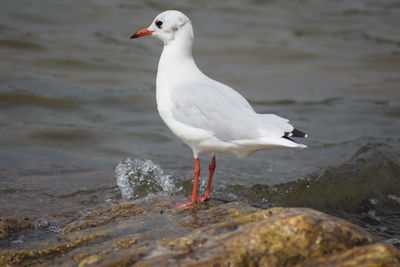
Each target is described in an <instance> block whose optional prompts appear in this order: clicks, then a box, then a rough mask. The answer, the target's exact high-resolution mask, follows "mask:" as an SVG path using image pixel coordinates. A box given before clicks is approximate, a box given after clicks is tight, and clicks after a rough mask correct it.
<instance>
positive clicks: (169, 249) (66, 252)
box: [0, 197, 400, 266]
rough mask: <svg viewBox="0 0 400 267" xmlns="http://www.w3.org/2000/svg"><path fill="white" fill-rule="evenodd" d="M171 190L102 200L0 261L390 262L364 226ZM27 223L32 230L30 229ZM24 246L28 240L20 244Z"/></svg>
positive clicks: (391, 254) (395, 261) (0, 255)
mask: <svg viewBox="0 0 400 267" xmlns="http://www.w3.org/2000/svg"><path fill="white" fill-rule="evenodd" d="M174 199H175V197H157V198H153V199H147V200H145V201H141V202H136V203H128V204H119V205H115V206H110V207H101V208H98V209H96V210H93V211H92V212H90V213H88V214H86V215H85V216H82V217H81V218H79V219H78V220H76V221H74V222H71V223H69V224H68V225H66V226H65V227H64V228H63V229H62V230H61V233H51V235H50V236H49V237H48V238H47V239H46V240H43V241H42V242H32V243H31V247H32V248H31V249H25V250H17V249H14V250H13V249H11V250H8V251H0V265H1V266H3V265H4V266H29V265H32V264H43V265H51V266H56V265H68V266H71V265H72V266H132V265H135V266H285V265H298V266H343V265H344V266H360V265H368V264H370V265H373V266H396V265H399V264H400V257H399V251H398V250H396V249H394V248H391V247H389V246H388V245H385V244H383V243H379V242H377V241H376V240H375V239H374V237H373V236H372V235H371V234H369V233H367V232H366V231H365V230H364V229H362V228H360V227H358V226H356V225H354V224H351V223H349V222H346V221H344V220H342V219H339V218H336V217H333V216H329V215H327V214H325V213H322V212H318V211H315V210H312V209H308V208H271V209H268V210H262V209H258V208H254V207H251V206H249V205H247V204H245V203H241V202H232V203H220V202H217V201H211V202H210V203H207V204H198V205H195V206H192V207H186V208H180V209H172V208H170V207H169V205H171V204H172V202H173V201H174ZM32 231H38V230H37V229H35V230H32ZM25 245H26V246H28V247H29V244H25Z"/></svg>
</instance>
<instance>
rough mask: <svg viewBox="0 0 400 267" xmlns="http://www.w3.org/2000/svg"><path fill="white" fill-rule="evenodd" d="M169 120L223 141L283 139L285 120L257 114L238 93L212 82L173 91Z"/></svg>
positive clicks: (287, 127) (204, 81) (288, 128)
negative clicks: (211, 134) (206, 132)
mask: <svg viewBox="0 0 400 267" xmlns="http://www.w3.org/2000/svg"><path fill="white" fill-rule="evenodd" d="M170 92H171V95H170V97H171V99H172V103H173V107H172V110H171V111H172V116H173V118H174V119H175V120H177V121H179V122H181V123H183V124H186V125H189V126H191V127H195V128H200V129H204V130H208V131H211V132H213V133H214V136H215V137H217V138H219V139H221V140H224V141H234V140H246V139H259V138H265V137H272V138H277V137H282V136H283V135H284V133H285V132H291V131H292V130H293V126H291V125H290V124H288V120H287V119H284V118H281V117H278V116H276V115H274V114H257V113H255V111H254V110H253V108H252V107H251V106H250V104H249V103H248V102H247V100H246V99H244V98H243V97H242V96H241V95H240V94H239V93H237V92H236V91H235V90H233V89H232V88H230V87H228V86H226V85H224V84H222V83H219V82H216V81H214V80H211V79H206V80H202V81H201V82H199V83H185V85H184V86H177V87H175V88H172V90H171V91H170Z"/></svg>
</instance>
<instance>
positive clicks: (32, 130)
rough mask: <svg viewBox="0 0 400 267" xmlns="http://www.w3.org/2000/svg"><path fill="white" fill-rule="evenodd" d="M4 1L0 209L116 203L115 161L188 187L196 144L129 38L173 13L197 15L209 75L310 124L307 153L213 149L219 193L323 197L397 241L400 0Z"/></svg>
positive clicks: (320, 205)
mask: <svg viewBox="0 0 400 267" xmlns="http://www.w3.org/2000/svg"><path fill="white" fill-rule="evenodd" d="M0 6H1V10H0V215H1V216H16V215H18V216H25V217H27V218H30V219H35V218H36V219H40V218H43V217H45V218H47V219H49V220H53V221H55V222H57V221H60V222H62V221H63V220H64V221H65V220H66V219H68V218H70V217H73V216H74V215H75V214H77V213H79V212H81V211H82V210H84V209H88V208H90V207H92V206H96V205H99V204H102V203H105V202H107V201H113V200H119V199H121V193H120V191H119V190H118V187H117V184H116V179H115V177H114V169H115V167H116V165H117V164H118V163H119V162H121V161H122V160H124V159H125V158H128V157H130V158H135V159H142V160H144V159H150V160H151V161H153V162H156V163H157V164H158V165H159V166H161V167H160V168H162V170H163V172H164V173H165V174H166V175H167V176H168V177H171V179H172V181H173V182H174V183H175V187H176V188H175V189H179V190H173V191H174V192H175V193H176V191H178V194H181V195H188V194H189V193H190V190H191V184H190V183H191V180H192V164H193V159H192V153H191V151H190V149H189V148H188V147H186V146H185V145H184V144H182V143H181V142H180V141H178V140H177V138H175V137H174V136H173V135H172V134H171V133H170V132H169V130H168V129H167V128H166V126H165V125H164V124H163V122H162V121H161V119H160V118H159V116H158V113H157V110H156V103H155V77H156V71H157V63H158V58H159V56H160V53H161V50H162V44H161V42H160V41H159V40H156V39H153V38H143V39H139V40H129V37H130V36H131V34H132V33H133V32H135V31H137V30H139V29H142V28H144V27H147V26H148V25H149V24H150V23H151V21H152V20H153V18H154V17H155V16H156V15H157V14H158V13H160V12H162V11H164V10H167V9H178V10H180V11H182V12H184V13H185V14H187V15H188V16H189V17H190V18H191V19H192V23H193V25H194V31H195V44H194V56H195V59H196V61H197V64H198V66H199V67H200V68H201V69H202V70H203V71H204V72H205V73H206V74H207V75H209V76H210V77H212V78H215V79H216V80H219V81H221V82H223V83H226V84H228V85H230V86H232V87H233V88H235V89H236V90H237V91H239V92H240V93H241V94H242V95H244V96H245V97H246V98H247V99H248V100H249V101H250V102H251V104H252V105H253V106H254V108H255V109H256V111H258V112H259V113H276V114H278V115H280V116H282V117H286V118H290V119H291V121H292V122H293V124H294V125H296V127H297V128H299V129H302V130H304V131H306V132H308V134H309V138H308V139H307V140H306V141H305V143H306V144H307V145H308V146H309V148H308V149H302V150H299V149H279V150H269V151H261V152H257V153H256V154H254V155H252V156H251V157H249V158H246V159H237V158H235V157H234V156H229V155H221V156H218V157H217V165H218V167H217V171H216V175H215V186H214V189H213V190H214V192H213V193H214V198H216V199H220V200H223V201H232V200H243V201H247V202H249V203H252V204H253V205H256V206H261V207H268V206H273V205H282V206H308V207H313V208H317V209H319V210H323V211H326V212H328V213H331V214H334V215H337V216H341V217H343V218H345V219H347V220H350V221H352V222H354V223H357V224H359V225H362V226H364V227H366V228H367V229H369V230H370V231H372V232H374V233H376V234H377V235H378V236H380V237H381V238H383V239H384V240H386V241H387V242H388V243H391V244H393V245H397V246H399V243H400V230H399V229H400V150H399V148H400V138H399V131H400V123H399V118H400V98H399V96H400V19H399V18H400V3H399V2H398V1H395V0H383V1H377V0H351V1H348V0H346V1H345V0H340V1H322V0H294V1H273V0H265V1H262V0H235V1H229V2H216V1H214V2H212V1H203V0H200V1H132V0H116V1H105V0H96V1H94V0H88V1H70V0H69V1H66V0H60V1H46V0H43V1H32V0H20V1H10V0H1V1H0ZM208 160H209V156H208V155H205V156H203V157H202V163H203V166H204V168H203V170H207V168H206V166H207V165H206V164H208ZM203 175H204V176H206V172H203ZM146 190H148V191H150V192H151V191H152V190H151V188H150V190H149V189H148V188H147V189H146ZM153 191H154V192H158V191H160V190H158V189H157V190H153ZM146 192H147V191H146ZM141 196H143V194H142V195H141ZM3 246H5V245H4V244H3ZM0 247H1V246H0Z"/></svg>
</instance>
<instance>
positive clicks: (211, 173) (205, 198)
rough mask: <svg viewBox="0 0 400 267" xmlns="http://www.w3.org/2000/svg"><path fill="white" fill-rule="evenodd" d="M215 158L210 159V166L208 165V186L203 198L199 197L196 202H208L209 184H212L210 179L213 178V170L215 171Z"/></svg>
mask: <svg viewBox="0 0 400 267" xmlns="http://www.w3.org/2000/svg"><path fill="white" fill-rule="evenodd" d="M215 166H217V165H216V163H215V156H213V157H212V159H211V163H210V165H208V169H209V170H210V173H209V174H208V184H207V189H206V193H205V194H204V197H200V198H198V199H197V200H198V201H208V200H210V194H211V184H212V179H213V176H214V170H215Z"/></svg>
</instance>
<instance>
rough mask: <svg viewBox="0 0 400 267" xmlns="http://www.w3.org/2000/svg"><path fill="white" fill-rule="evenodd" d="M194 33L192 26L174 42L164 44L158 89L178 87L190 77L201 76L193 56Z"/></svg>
mask: <svg viewBox="0 0 400 267" xmlns="http://www.w3.org/2000/svg"><path fill="white" fill-rule="evenodd" d="M192 45H193V31H192V26H191V25H190V24H187V25H185V26H184V27H183V28H181V29H180V30H179V31H178V32H177V33H176V34H175V36H174V37H173V39H172V40H169V41H168V42H164V49H163V51H162V54H161V57H160V61H159V63H158V72H157V89H159V88H161V86H162V87H168V86H170V85H174V84H175V85H176V84H177V83H179V82H180V81H183V80H185V79H186V77H188V75H190V76H192V77H193V75H196V74H200V73H201V71H200V70H199V69H198V68H197V66H196V63H195V62H194V60H193V56H192Z"/></svg>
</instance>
